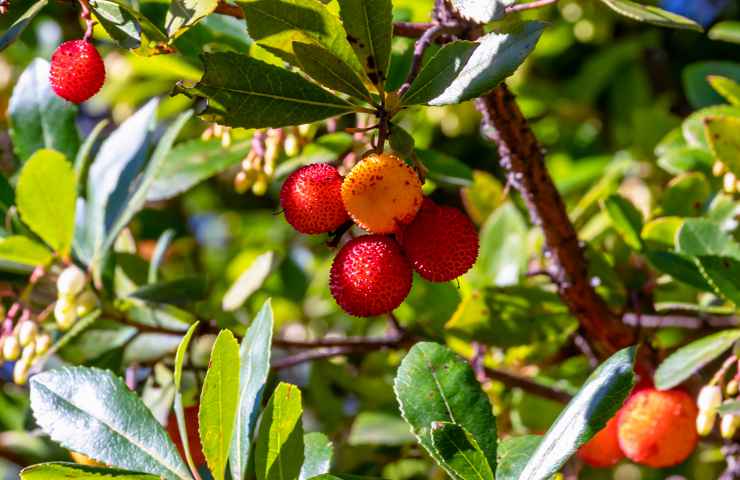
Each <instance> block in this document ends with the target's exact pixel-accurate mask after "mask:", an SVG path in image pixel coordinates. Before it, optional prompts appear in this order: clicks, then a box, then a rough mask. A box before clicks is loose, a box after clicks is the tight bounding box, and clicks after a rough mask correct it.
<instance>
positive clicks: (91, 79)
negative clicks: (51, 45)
mask: <svg viewBox="0 0 740 480" xmlns="http://www.w3.org/2000/svg"><path fill="white" fill-rule="evenodd" d="M49 81H50V82H51V88H53V89H54V92H56V94H57V95H59V96H60V97H62V98H64V99H66V100H69V101H70V102H74V103H82V102H84V101H85V100H87V99H88V98H90V97H92V96H93V95H95V94H96V93H98V91H99V90H100V87H102V86H103V83H104V82H105V65H104V64H103V59H102V58H100V54H99V53H98V51H97V50H96V49H95V47H94V46H93V44H92V43H90V42H88V41H85V40H70V41H68V42H64V43H63V44H61V45H59V47H57V49H56V50H55V51H54V54H53V55H52V56H51V70H50V72H49Z"/></svg>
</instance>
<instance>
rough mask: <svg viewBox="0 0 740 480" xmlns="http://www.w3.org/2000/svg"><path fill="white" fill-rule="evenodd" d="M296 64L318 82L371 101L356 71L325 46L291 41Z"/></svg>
mask: <svg viewBox="0 0 740 480" xmlns="http://www.w3.org/2000/svg"><path fill="white" fill-rule="evenodd" d="M293 52H294V54H295V56H296V59H297V60H298V66H299V67H300V68H301V70H303V71H304V72H306V73H307V74H308V76H309V77H311V78H313V79H314V80H316V81H317V82H319V83H320V84H322V85H324V86H325V87H328V88H330V89H332V90H336V91H338V92H342V93H346V94H347V95H349V96H351V97H355V98H359V99H361V100H365V101H368V102H369V101H372V97H371V96H370V92H368V91H367V88H366V87H365V84H364V83H362V79H361V78H360V77H359V76H358V75H357V73H356V72H355V71H354V70H352V68H350V66H349V65H347V64H346V63H345V62H344V61H342V59H340V58H339V57H337V56H336V55H334V54H333V53H331V52H330V51H329V50H327V49H326V48H324V47H322V46H320V45H315V44H311V43H301V42H293Z"/></svg>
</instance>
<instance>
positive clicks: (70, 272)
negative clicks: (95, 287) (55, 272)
mask: <svg viewBox="0 0 740 480" xmlns="http://www.w3.org/2000/svg"><path fill="white" fill-rule="evenodd" d="M86 282H87V279H86V278H85V272H83V271H82V270H80V269H79V268H77V267H76V266H74V265H72V266H69V267H67V268H65V269H64V271H63V272H62V273H61V275H59V278H58V279H57V290H58V291H59V295H60V296H63V295H77V294H78V293H80V292H81V291H82V289H83V288H85V283H86Z"/></svg>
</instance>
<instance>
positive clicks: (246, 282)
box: [221, 252, 275, 312]
mask: <svg viewBox="0 0 740 480" xmlns="http://www.w3.org/2000/svg"><path fill="white" fill-rule="evenodd" d="M274 267H275V252H266V253H263V254H262V255H260V256H259V257H257V258H255V259H254V261H253V262H252V263H251V264H250V265H249V267H247V269H246V270H244V271H243V272H242V273H241V275H239V278H237V279H236V281H234V283H233V284H232V285H231V287H229V289H228V290H227V292H226V293H225V294H224V298H223V300H222V301H221V308H223V309H224V310H225V311H227V312H233V311H234V310H237V309H238V308H240V307H241V306H242V305H244V302H246V301H247V300H248V299H249V297H250V296H251V295H252V294H253V293H254V292H256V291H257V290H258V289H259V288H260V287H261V286H262V284H263V283H264V281H265V280H267V277H269V276H270V273H272V269H273V268H274Z"/></svg>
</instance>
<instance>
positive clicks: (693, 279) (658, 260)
mask: <svg viewBox="0 0 740 480" xmlns="http://www.w3.org/2000/svg"><path fill="white" fill-rule="evenodd" d="M645 255H646V256H647V259H648V261H649V262H650V264H652V265H653V266H654V267H655V268H657V269H658V270H660V271H661V272H663V273H667V274H668V275H670V276H671V277H673V278H674V279H676V280H678V281H679V282H683V283H685V284H687V285H691V286H692V287H694V288H698V289H699V290H704V291H706V292H710V291H712V287H711V285H709V283H707V281H706V279H705V278H704V276H703V275H702V273H701V271H700V270H699V267H698V266H697V265H696V263H694V262H693V261H692V260H691V258H688V257H687V256H686V255H681V254H679V253H674V252H660V251H647V252H645Z"/></svg>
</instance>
